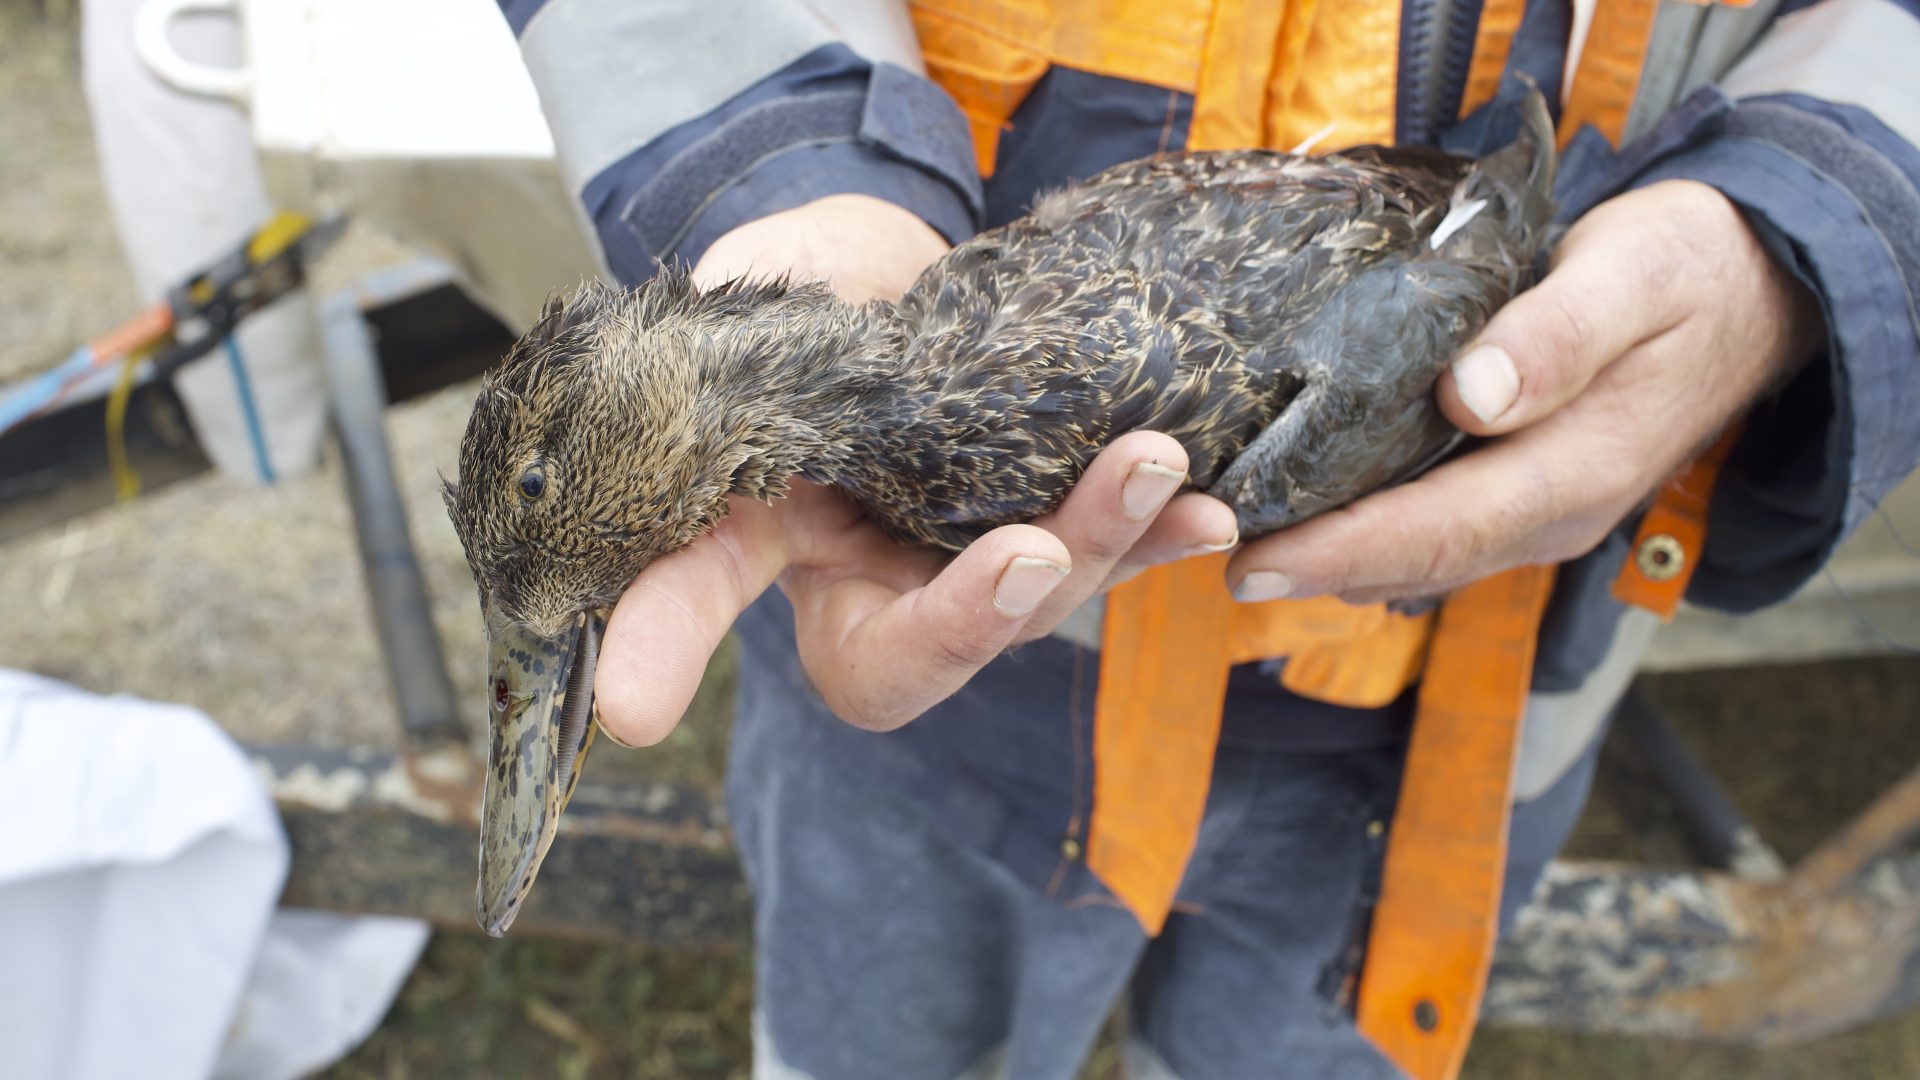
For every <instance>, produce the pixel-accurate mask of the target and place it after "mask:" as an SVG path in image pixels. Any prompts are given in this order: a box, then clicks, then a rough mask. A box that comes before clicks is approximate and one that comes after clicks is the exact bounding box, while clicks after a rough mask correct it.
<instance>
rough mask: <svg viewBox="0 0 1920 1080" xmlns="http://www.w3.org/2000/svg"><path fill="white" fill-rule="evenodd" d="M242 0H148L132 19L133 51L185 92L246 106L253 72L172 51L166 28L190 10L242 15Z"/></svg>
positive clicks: (161, 77) (163, 79)
mask: <svg viewBox="0 0 1920 1080" xmlns="http://www.w3.org/2000/svg"><path fill="white" fill-rule="evenodd" d="M239 7H240V5H239V0H147V2H146V3H144V4H142V5H140V10H139V12H138V14H136V15H135V16H134V22H133V51H134V54H135V55H137V56H138V57H140V61H141V63H144V64H146V65H147V70H148V71H151V72H153V76H154V78H156V79H159V80H160V81H161V82H163V83H166V84H167V85H168V86H171V87H173V88H174V89H175V90H178V91H180V92H181V93H183V94H192V95H194V96H195V97H204V98H212V99H213V100H215V101H227V102H231V103H233V104H235V105H238V106H240V107H241V108H246V107H247V105H248V103H249V100H250V98H251V96H252V95H251V90H252V87H253V72H252V71H251V70H250V69H248V68H247V67H245V66H244V65H243V66H241V67H214V66H212V65H210V64H200V63H195V62H194V61H192V60H188V59H186V58H185V57H183V56H181V55H180V54H179V53H177V52H175V51H173V43H172V41H170V40H169V39H168V37H167V30H168V28H169V26H170V25H171V24H172V23H173V20H174V19H176V18H178V17H180V16H181V15H185V14H187V13H189V12H205V13H210V14H225V15H231V16H233V17H234V18H236V19H237V18H239V15H240V11H239Z"/></svg>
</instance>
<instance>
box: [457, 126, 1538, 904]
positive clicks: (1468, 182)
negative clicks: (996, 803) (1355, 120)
mask: <svg viewBox="0 0 1920 1080" xmlns="http://www.w3.org/2000/svg"><path fill="white" fill-rule="evenodd" d="M1552 136H1553V130H1552V125H1551V122H1550V120H1549V118H1548V115H1547V112H1546V109H1545V106H1544V104H1543V103H1542V102H1541V101H1540V99H1539V97H1538V96H1537V95H1535V96H1534V98H1533V100H1532V101H1531V102H1530V103H1529V106H1528V111H1527V114H1526V120H1525V123H1524V124H1523V126H1522V130H1521V133H1520V136H1519V138H1518V139H1517V140H1516V141H1515V142H1514V143H1513V144H1512V145H1511V146H1509V147H1507V148H1505V149H1503V150H1501V151H1499V152H1496V153H1494V154H1492V155H1491V156H1489V157H1487V158H1484V159H1482V160H1480V161H1478V162H1473V161H1468V160H1464V159H1459V158H1455V157H1452V156H1449V155H1446V154H1442V153H1439V152H1437V151H1431V150H1422V149H1390V148H1381V147H1366V148H1361V149H1355V150H1349V151H1346V152H1343V153H1338V154H1332V155H1327V156H1323V157H1305V156H1298V155H1290V154H1282V153H1275V152H1267V151H1237V152H1219V153H1191V154H1184V155H1178V156H1169V157H1162V158H1156V159H1148V160H1143V161H1138V162H1133V163H1130V164H1126V165H1120V166H1117V167H1115V168H1113V169H1110V170H1108V171H1106V172H1104V173H1101V174H1099V175H1098V176H1095V177H1093V178H1092V179H1090V180H1087V181H1085V182H1083V183H1080V184H1076V185H1074V186H1071V187H1068V188H1066V189H1064V190H1061V191H1058V192H1055V193H1053V194H1050V195H1047V196H1045V197H1043V198H1041V199H1040V200H1038V202H1037V203H1036V205H1035V206H1034V208H1033V212H1032V213H1031V214H1029V215H1028V216H1027V217H1025V218H1022V219H1020V220H1018V221H1015V222H1013V223H1012V224H1009V225H1007V226H1005V227H1003V228H999V229H995V230H992V231H990V232H987V233H983V234H982V235H980V236H978V237H976V238H974V239H972V240H970V241H968V242H966V243H964V244H961V245H960V246H958V247H956V248H954V249H953V251H952V252H951V253H950V254H949V255H947V256H946V257H945V258H944V259H942V260H941V261H940V262H938V263H936V264H934V265H933V266H931V267H929V268H928V269H927V271H926V272H925V273H924V274H923V275H922V276H921V277H920V279H919V280H918V282H916V283H915V284H914V286H913V287H912V288H911V289H910V290H909V291H908V292H907V294H906V295H905V296H904V297H903V298H902V299H901V300H900V301H899V302H898V303H884V302H878V303H872V304H868V305H866V306H863V307H855V306H851V305H848V304H846V303H843V302H842V301H840V300H838V299H837V298H835V297H834V296H833V295H832V294H831V293H830V292H828V290H827V289H826V288H825V287H823V286H821V285H818V284H811V283H799V282H792V281H761V282H750V281H735V282H730V283H727V284H725V285H721V286H718V287H716V288H711V289H704V290H703V289H700V288H698V287H696V286H695V285H694V284H693V283H692V282H691V281H690V279H689V277H688V275H687V274H686V273H685V272H684V271H682V270H679V269H675V268H668V269H665V270H663V271H662V272H661V273H660V274H659V275H658V276H657V277H655V278H654V279H652V280H651V281H649V282H647V283H646V284H644V285H641V286H639V287H638V288H634V289H630V290H620V289H613V288H609V287H606V286H602V285H598V284H590V285H587V286H585V287H584V288H582V289H580V290H579V291H578V292H576V293H574V294H573V295H572V296H569V297H567V298H565V299H563V300H558V301H555V302H553V303H550V304H549V305H548V307H547V309H546V311H545V313H544V315H543V317H542V318H541V319H540V321H539V323H538V324H537V325H536V326H534V327H533V328H532V330H530V331H529V332H528V333H527V334H526V336H525V337H524V338H523V339H522V340H521V341H520V342H518V343H517V344H516V345H515V346H514V348H513V350H512V351H511V352H510V353H509V355H508V356H507V358H506V359H505V361H504V362H503V363H502V364H501V365H500V367H499V368H498V369H497V370H496V371H494V372H493V373H492V374H491V375H489V376H488V378H487V379H486V380H485V382H484V383H483V385H482V387H481V390H480V394H479V397H478V400H477V401H476V402H475V404H474V409H473V415H472V418H471V420H470V421H469V423H468V426H467V430H466V435H465V438H464V440H463V442H462V445H461V450H460V475H459V482H458V484H457V485H454V484H449V485H448V487H447V493H446V498H447V507H448V510H449V512H450V513H451V515H452V518H453V522H454V525H455V527H456V529H457V531H458V532H459V534H460V539H461V541H462V543H463V544H464V545H465V549H466V555H467V560H468V562H469V563H470V564H471V566H472V569H473V573H474V577H475V579H476V581H477V583H478V585H479V588H480V597H481V603H482V607H483V609H484V612H485V616H486V620H487V630H488V636H489V643H490V647H489V662H488V671H489V678H490V700H491V706H492V716H491V718H490V719H491V722H490V728H491V732H492V740H491V748H490V764H489V772H488V779H487V793H486V798H485V805H484V815H485V816H484V821H483V829H482V833H483V838H482V850H481V870H480V884H479V895H478V898H477V899H478V903H479V908H480V919H481V923H482V925H483V926H485V927H486V929H488V930H489V931H490V932H493V933H496V934H497V933H500V932H502V931H504V930H505V929H506V927H507V926H508V924H509V923H511V922H512V920H513V917H514V914H515V913H516V912H517V910H518V908H519V905H520V903H521V901H522V900H523V899H524V898H525V896H526V894H527V890H528V889H529V888H530V887H531V885H532V882H533V878H534V874H535V872H536V871H537V869H538V867H539V863H540V860H541V858H542V857H543V856H544V855H545V853H546V850H547V847H548V845H549V844H550V843H551V842H552V839H553V835H554V830H555V827H556V825H557V823H558V819H559V815H560V812H561V810H562V809H563V808H564V806H565V804H566V801H567V799H568V797H569V796H570V794H571V792H572V789H573V785H574V783H575V782H576V780H577V778H578V775H579V769H580V764H581V762H582V760H584V757H585V754H586V751H587V748H588V746H589V745H590V743H591V741H592V738H593V729H594V724H593V722H592V682H593V667H594V660H595V655H596V652H597V649H598V645H599V640H600V635H601V631H602V628H603V627H604V625H605V618H606V614H607V612H608V611H609V610H610V609H611V607H612V605H613V603H614V601H615V599H616V598H617V597H618V596H619V595H620V593H621V592H622V591H623V590H624V589H625V588H626V586H627V584H628V583H629V582H631V581H632V580H633V578H634V575H635V574H637V573H639V572H640V570H642V569H643V568H644V567H646V566H647V564H649V563H650V562H652V561H653V560H654V559H656V558H659V557H661V556H663V555H666V554H668V553H670V552H673V551H676V550H678V549H680V548H682V547H684V546H686V545H687V544H689V543H691V542H692V541H693V540H694V539H695V538H697V537H699V536H700V535H702V534H703V533H705V532H707V531H708V530H709V529H711V528H712V527H713V526H714V524H715V523H716V522H718V521H719V520H720V518H721V517H722V516H723V515H724V514H725V513H726V511H727V499H728V497H729V496H730V495H736V494H738V495H746V496H750V497H753V498H757V499H774V498H778V497H780V496H781V495H782V494H783V493H784V492H785V491H786V489H787V486H788V484H789V483H791V482H792V481H793V480H794V479H795V478H802V479H805V480H809V481H812V482H815V483H821V484H831V485H834V486H836V487H838V488H840V489H841V490H842V491H844V492H845V493H846V494H847V495H848V496H849V497H850V498H852V499H853V500H854V501H855V502H857V503H858V504H859V505H860V506H861V507H862V508H864V510H865V511H866V513H867V514H868V515H870V516H871V518H872V519H873V520H874V521H875V522H876V523H878V524H879V525H880V527H882V528H883V529H885V530H887V531H888V532H890V533H891V534H893V535H894V536H896V537H898V538H900V539H902V540H906V541H910V542H914V543H919V544H926V545H933V546H936V547H942V548H948V549H958V548H960V547H963V546H965V545H966V544H967V543H968V542H969V541H970V540H972V539H973V538H975V537H977V536H979V535H981V534H982V533H984V532H986V531H987V530H989V529H992V528H994V527H996V526H999V525H1003V524H1006V523H1009V522H1016V521H1025V520H1029V519H1032V518H1034V517H1037V516H1039V515H1041V514H1044V513H1046V512H1047V511H1048V510H1050V509H1052V508H1053V507H1054V506H1055V505H1057V504H1058V503H1059V502H1060V501H1061V499H1062V498H1064V497H1065V495H1066V494H1067V492H1068V490H1069V489H1070V488H1071V487H1072V485H1073V483H1074V481H1075V480H1076V479H1077V478H1078V477H1079V476H1080V474H1081V472H1082V470H1084V469H1085V467H1086V466H1087V465H1088V463H1089V462H1090V461H1091V460H1092V458H1093V457H1094V455H1095V454H1097V453H1098V452H1099V450H1100V449H1101V448H1102V447H1103V446H1105V445H1106V444H1107V443H1108V442H1110V441H1112V440H1113V439H1115V438H1117V437H1118V436H1120V435H1122V434H1125V433H1126V432H1129V431H1134V430H1142V429H1148V430H1155V431H1161V432H1165V433H1167V434H1170V435H1172V436H1173V437H1175V438H1177V439H1179V440H1180V442H1181V443H1182V444H1183V445H1184V446H1185V447H1186V450H1187V452H1188V454H1189V457H1190V461H1191V466H1190V477H1191V483H1192V485H1193V486H1194V487H1195V488H1198V489H1200V490H1204V491H1207V492H1210V493H1212V494H1214V495H1216V496H1218V497H1219V498H1221V499H1223V500H1225V501H1226V502H1227V503H1228V504H1230V505H1231V506H1233V507H1234V509H1235V510H1236V512H1237V514H1238V516H1239V519H1240V524H1241V529H1242V533H1243V535H1245V536H1248V537H1252V536H1256V535H1259V534H1261V533H1264V532H1269V531H1272V530H1274V529H1279V528H1282V527H1284V526H1286V525H1288V524H1291V523H1293V522H1297V521H1300V520H1303V519H1305V518H1308V517H1311V516H1312V515H1314V514H1316V513H1319V512H1321V511H1324V510H1327V509H1329V508H1332V507H1337V506H1340V505H1341V504H1343V503H1345V502H1347V501H1350V500H1352V499H1354V498H1356V497H1358V496H1360V495H1362V494H1364V493H1366V492H1367V491H1370V490H1372V489H1374V488H1377V487H1380V486H1382V485H1386V484H1391V483H1394V482H1397V481H1400V480H1403V479H1406V478H1408V477H1410V476H1411V475H1413V474H1415V473H1417V472H1418V471H1419V470H1421V469H1423V468H1425V467H1426V466H1427V465H1429V464H1430V463H1432V462H1433V461H1434V460H1435V459H1436V458H1438V457H1439V456H1441V455H1443V454H1445V453H1446V452H1447V450H1448V449H1449V448H1451V447H1452V446H1453V445H1454V444H1455V442H1456V441H1457V440H1458V439H1460V438H1461V435H1460V433H1459V432H1458V431H1457V430H1456V429H1454V428H1453V427H1452V426H1451V425H1450V424H1448V422H1447V421H1446V420H1445V418H1444V417H1443V416H1442V415H1441V414H1440V412H1439V410H1438V408H1437V407H1436V406H1435V404H1434V401H1433V394H1432V387H1433V383H1434V381H1435V379H1436V378H1437V377H1438V375H1439V373H1440V372H1441V370H1443V368H1444V367H1445V365H1446V363H1447V362H1448V361H1449V360H1450V359H1451V358H1452V356H1453V355H1454V354H1455V353H1456V351H1457V350H1458V349H1459V347H1460V346H1461V345H1463V344H1464V343H1465V342H1466V341H1467V340H1468V339H1469V338H1471V337H1472V335H1473V334H1475V333H1476V332H1477V331H1478V330H1479V328H1480V327H1481V326H1482V325H1483V324H1484V323H1485V322H1486V320H1487V319H1488V317H1489V316H1490V315H1491V314H1492V313H1493V312H1494V310H1496V309H1497V308H1498V307H1499V306H1500V305H1501V304H1503V303H1504V302H1506V300H1508V299H1509V298H1510V297H1512V296H1513V295H1514V294H1515V293H1516V292H1518V291H1520V290H1521V289H1523V288H1525V287H1526V286H1528V285H1529V284H1531V282H1532V281H1533V278H1534V274H1535V265H1536V258H1537V256H1538V254H1539V252H1540V249H1541V246H1542V243H1543V240H1544V237H1545V233H1546V228H1547V224H1548V221H1549V219H1550V217H1551V216H1552V203H1551V197H1550V192H1551V188H1552V182H1553V172H1554V163H1555V161H1554V149H1553V137H1552Z"/></svg>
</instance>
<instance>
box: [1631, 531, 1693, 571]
mask: <svg viewBox="0 0 1920 1080" xmlns="http://www.w3.org/2000/svg"><path fill="white" fill-rule="evenodd" d="M1633 561H1634V564H1635V565H1636V566H1638V567H1639V568H1640V572H1641V573H1642V574H1645V575H1646V576H1647V578H1648V579H1649V580H1652V581H1671V580H1672V579H1673V578H1674V577H1676V576H1677V575H1678V574H1679V573H1680V571H1681V570H1683V569H1685V568H1686V565H1687V549H1686V548H1685V547H1683V546H1682V545H1681V543H1680V541H1679V540H1677V539H1675V538H1674V537H1673V536H1672V535H1671V534H1669V533H1654V534H1653V535H1652V536H1649V537H1647V538H1646V539H1645V540H1642V541H1640V550H1639V551H1636V552H1634V555H1633Z"/></svg>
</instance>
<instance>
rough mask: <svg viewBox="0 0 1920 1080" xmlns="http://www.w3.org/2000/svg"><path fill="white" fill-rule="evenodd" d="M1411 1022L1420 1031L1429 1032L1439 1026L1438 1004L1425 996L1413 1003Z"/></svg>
mask: <svg viewBox="0 0 1920 1080" xmlns="http://www.w3.org/2000/svg"><path fill="white" fill-rule="evenodd" d="M1413 1024H1414V1026H1415V1027H1417V1028H1419V1029H1420V1030H1421V1031H1427V1032H1431V1031H1432V1030H1433V1029H1434V1028H1437V1027H1439V1026H1440V1006H1438V1005H1435V1004H1434V1003H1433V1002H1431V1001H1429V1000H1427V999H1426V998H1421V999H1420V1000H1419V1001H1416V1002H1414V1003H1413Z"/></svg>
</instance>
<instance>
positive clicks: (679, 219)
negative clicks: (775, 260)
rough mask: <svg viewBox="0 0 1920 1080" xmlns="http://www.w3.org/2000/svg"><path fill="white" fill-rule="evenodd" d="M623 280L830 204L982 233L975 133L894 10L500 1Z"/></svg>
mask: <svg viewBox="0 0 1920 1080" xmlns="http://www.w3.org/2000/svg"><path fill="white" fill-rule="evenodd" d="M502 8H503V10H504V11H505V14H506V16H507V21H508V23H509V25H510V26H512V28H513V30H514V32H515V34H517V35H518V37H519V41H520V48H521V54H522V56H523V57H524V58H525V60H526V64H527V70H528V72H529V73H530V74H531V75H532V77H533V82H534V86H535V88H536V89H537V90H538V91H539V94H540V103H541V109H542V111H543V112H544V113H545V114H546V116H547V121H548V126H549V127H550V128H551V129H552V131H553V137H554V143H555V146H556V148H557V150H558V153H559V158H560V164H561V168H562V171H563V172H564V174H565V177H566V180H567V183H568V185H569V187H571V188H572V190H574V191H575V192H576V193H578V195H579V197H580V200H581V204H582V206H583V207H584V209H585V211H586V215H587V217H588V219H589V221H590V222H591V223H592V225H593V229H594V232H595V234H596V236H597V237H598V239H599V241H600V244H601V247H602V250H603V251H604V252H605V254H606V259H607V264H608V268H609V270H610V271H611V272H612V275H613V276H614V277H615V278H616V279H618V280H619V281H620V282H621V283H622V284H626V285H632V284H636V283H638V282H640V281H643V280H645V279H646V278H648V277H651V276H652V275H653V272H654V269H655V268H656V267H657V266H658V264H659V262H660V261H661V260H665V259H680V260H683V261H685V262H689V263H693V262H698V261H699V259H700V257H701V255H702V254H703V253H704V252H705V251H706V249H707V248H708V246H709V245H711V244H712V243H713V242H714V240H716V239H717V238H718V237H720V236H721V235H722V234H724V233H726V232H728V231H729V230H731V229H733V228H735V227H737V226H739V225H741V224H744V223H745V222H748V221H752V220H755V219H757V218H762V217H766V216H767V215H769V214H774V213H778V212H780V211H783V210H790V209H793V208H795V207H798V206H801V205H803V204H805V203H809V202H812V201H813V200H815V199H818V198H822V197H824V196H829V195H845V194H862V195H868V196H872V197H875V198H877V199H881V200H884V201H886V202H888V203H891V204H893V205H895V206H899V207H902V208H904V209H906V210H908V211H910V212H911V213H912V214H913V215H914V216H916V217H918V218H919V219H920V220H921V221H923V222H925V223H926V224H927V225H928V226H929V227H930V228H931V229H932V231H934V232H936V233H938V234H939V235H940V236H941V237H942V238H944V239H945V240H946V241H947V242H948V243H957V242H959V241H960V240H963V239H965V238H966V237H968V236H971V235H972V234H973V232H974V231H975V229H976V228H977V227H978V216H979V213H980V180H979V175H978V173H977V172H976V171H975V167H974V162H973V149H972V143H971V140H970V137H969V134H968V129H967V123H966V120H965V118H964V117H963V116H962V115H961V114H960V111H959V109H958V108H956V107H955V106H954V104H953V101H952V99H951V98H949V97H948V96H947V95H946V94H945V93H944V92H943V91H941V90H940V89H939V88H938V87H936V86H934V85H933V83H931V82H929V81H928V80H927V79H926V78H925V77H924V75H923V74H922V72H921V66H920V60H919V48H918V45H917V44H916V43H915V41H914V36H913V28H912V25H911V24H910V23H909V21H908V19H907V14H906V11H905V8H904V5H902V4H900V3H897V2H893V0H832V2H816V0H699V2H689V0H649V2H647V3H631V2H629V0H503V3H502Z"/></svg>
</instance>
